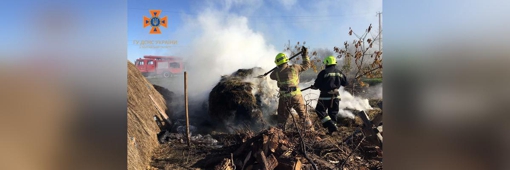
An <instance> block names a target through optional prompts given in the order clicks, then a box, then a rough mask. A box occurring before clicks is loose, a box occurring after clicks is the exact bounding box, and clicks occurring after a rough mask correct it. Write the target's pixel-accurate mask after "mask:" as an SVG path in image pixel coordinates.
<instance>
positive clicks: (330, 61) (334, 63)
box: [323, 55, 336, 66]
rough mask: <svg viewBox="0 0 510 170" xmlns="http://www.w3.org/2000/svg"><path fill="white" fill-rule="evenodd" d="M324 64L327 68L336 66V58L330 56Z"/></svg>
mask: <svg viewBox="0 0 510 170" xmlns="http://www.w3.org/2000/svg"><path fill="white" fill-rule="evenodd" d="M323 63H324V64H325V65H327V66H329V65H336V58H335V57H334V56H332V55H330V56H328V57H326V58H325V59H324V61H323Z"/></svg>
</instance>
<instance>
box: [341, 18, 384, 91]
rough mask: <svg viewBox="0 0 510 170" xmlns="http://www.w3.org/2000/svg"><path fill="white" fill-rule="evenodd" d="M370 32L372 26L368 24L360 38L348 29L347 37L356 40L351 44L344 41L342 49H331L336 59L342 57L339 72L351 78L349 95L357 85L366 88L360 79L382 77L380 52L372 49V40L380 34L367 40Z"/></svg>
mask: <svg viewBox="0 0 510 170" xmlns="http://www.w3.org/2000/svg"><path fill="white" fill-rule="evenodd" d="M371 30H372V24H370V25H369V26H368V28H367V29H366V30H365V32H364V33H363V34H362V35H361V36H360V35H358V34H356V33H355V32H354V31H353V30H352V29H351V28H349V35H350V36H353V35H354V36H356V39H355V40H354V41H353V42H352V43H348V42H347V41H345V42H344V48H343V49H341V48H339V47H334V48H333V50H334V51H335V53H336V54H337V58H339V59H340V58H342V57H343V61H344V62H343V65H342V67H341V70H342V71H343V72H344V73H346V74H348V75H351V76H352V77H351V79H350V80H351V81H350V82H351V85H352V89H351V90H352V91H351V93H354V89H355V87H356V84H359V85H360V87H365V86H366V84H365V83H363V81H361V78H363V77H366V78H374V77H382V51H377V50H375V49H373V48H372V47H373V44H374V39H377V38H379V36H380V33H377V34H376V36H375V38H374V37H371V38H367V36H368V35H371V34H370V31H371ZM367 56H369V57H367ZM353 59H354V61H353ZM353 66H354V67H353ZM349 73H350V74H349Z"/></svg>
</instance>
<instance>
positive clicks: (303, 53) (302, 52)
mask: <svg viewBox="0 0 510 170" xmlns="http://www.w3.org/2000/svg"><path fill="white" fill-rule="evenodd" d="M307 54H308V49H306V47H302V48H301V57H303V58H305V57H306V56H307Z"/></svg>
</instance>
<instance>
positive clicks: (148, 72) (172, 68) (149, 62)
mask: <svg viewBox="0 0 510 170" xmlns="http://www.w3.org/2000/svg"><path fill="white" fill-rule="evenodd" d="M135 65H136V67H137V68H138V70H140V72H141V73H142V74H143V75H144V76H145V77H152V76H157V77H159V76H163V77H165V78H168V77H173V76H175V75H180V74H181V73H183V72H184V70H185V66H184V62H183V61H182V59H181V58H178V57H173V56H153V55H146V56H143V58H138V59H137V60H136V61H135Z"/></svg>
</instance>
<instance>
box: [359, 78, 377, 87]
mask: <svg viewBox="0 0 510 170" xmlns="http://www.w3.org/2000/svg"><path fill="white" fill-rule="evenodd" d="M361 81H363V82H364V83H367V84H369V85H370V86H373V85H377V84H380V83H382V78H362V79H361Z"/></svg>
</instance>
